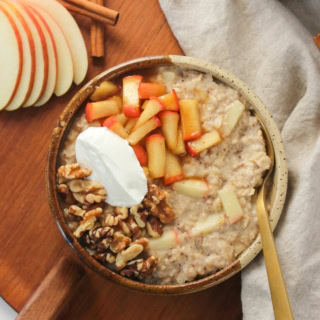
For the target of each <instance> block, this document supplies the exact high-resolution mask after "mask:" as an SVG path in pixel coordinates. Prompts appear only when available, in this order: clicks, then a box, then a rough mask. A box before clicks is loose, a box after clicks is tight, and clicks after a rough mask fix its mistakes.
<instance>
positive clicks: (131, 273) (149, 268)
mask: <svg viewBox="0 0 320 320" xmlns="http://www.w3.org/2000/svg"><path fill="white" fill-rule="evenodd" d="M157 264H158V259H157V258H156V257H154V256H150V257H148V258H147V259H145V260H142V259H137V260H134V261H131V262H129V263H128V268H126V269H123V270H122V271H121V272H120V274H121V275H122V276H125V277H134V278H138V279H140V280H142V279H144V278H146V277H147V276H149V275H151V274H152V272H153V271H154V269H155V268H156V266H157Z"/></svg>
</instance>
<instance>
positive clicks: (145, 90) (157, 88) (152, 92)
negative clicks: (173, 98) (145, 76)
mask: <svg viewBox="0 0 320 320" xmlns="http://www.w3.org/2000/svg"><path fill="white" fill-rule="evenodd" d="M138 91H139V96H140V98H141V99H150V98H151V97H159V96H162V95H163V94H165V93H166V91H167V88H166V86H164V85H163V84H159V83H151V82H141V83H140V85H139V89H138Z"/></svg>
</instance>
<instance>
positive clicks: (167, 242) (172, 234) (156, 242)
mask: <svg viewBox="0 0 320 320" xmlns="http://www.w3.org/2000/svg"><path fill="white" fill-rule="evenodd" d="M178 244H179V237H178V233H177V232H176V231H175V230H167V231H165V232H164V233H163V234H162V236H161V237H159V238H154V239H149V244H148V246H147V250H155V251H161V250H168V249H172V248H174V247H176V246H177V245H178Z"/></svg>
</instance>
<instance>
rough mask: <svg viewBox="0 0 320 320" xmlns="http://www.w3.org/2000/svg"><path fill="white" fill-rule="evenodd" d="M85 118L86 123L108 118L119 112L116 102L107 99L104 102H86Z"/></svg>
mask: <svg viewBox="0 0 320 320" xmlns="http://www.w3.org/2000/svg"><path fill="white" fill-rule="evenodd" d="M85 112H86V118H87V120H88V122H92V121H94V120H97V119H100V118H104V117H109V116H112V115H115V114H118V113H119V112H120V110H119V105H118V103H117V101H115V100H112V99H108V100H105V101H98V102H88V103H87V105H86V111H85Z"/></svg>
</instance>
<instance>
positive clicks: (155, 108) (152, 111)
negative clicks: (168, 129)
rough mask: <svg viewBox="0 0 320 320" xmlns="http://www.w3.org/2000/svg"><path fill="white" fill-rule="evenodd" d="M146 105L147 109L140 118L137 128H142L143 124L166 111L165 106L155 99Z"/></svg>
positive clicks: (148, 101)
mask: <svg viewBox="0 0 320 320" xmlns="http://www.w3.org/2000/svg"><path fill="white" fill-rule="evenodd" d="M145 104H146V106H145V109H144V110H143V112H142V113H141V116H140V117H139V119H138V121H137V123H136V126H135V128H138V127H141V125H142V124H144V123H145V122H147V121H148V120H149V119H151V118H152V117H154V116H155V115H156V114H158V113H159V112H160V111H162V110H164V106H163V104H162V103H161V102H160V101H159V100H158V99H157V98H155V97H152V98H151V99H150V100H147V101H146V102H145Z"/></svg>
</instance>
